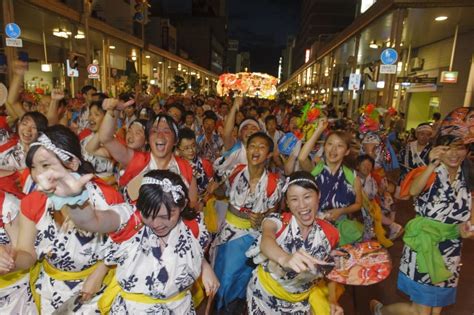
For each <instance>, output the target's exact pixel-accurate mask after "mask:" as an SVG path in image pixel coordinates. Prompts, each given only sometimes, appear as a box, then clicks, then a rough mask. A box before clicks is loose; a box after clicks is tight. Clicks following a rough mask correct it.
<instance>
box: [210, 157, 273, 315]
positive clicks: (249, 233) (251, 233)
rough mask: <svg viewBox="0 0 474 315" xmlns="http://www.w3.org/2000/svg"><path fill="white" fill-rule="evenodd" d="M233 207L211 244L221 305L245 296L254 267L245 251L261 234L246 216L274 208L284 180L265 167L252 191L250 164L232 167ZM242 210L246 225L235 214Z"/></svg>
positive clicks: (242, 218)
mask: <svg viewBox="0 0 474 315" xmlns="http://www.w3.org/2000/svg"><path fill="white" fill-rule="evenodd" d="M227 174H229V175H227V177H228V180H227V184H228V193H229V207H232V208H233V209H234V210H230V209H229V210H227V215H226V220H225V222H224V223H223V226H222V228H221V230H220V231H219V232H218V234H217V237H216V239H215V240H214V243H213V245H212V248H211V257H212V261H213V268H214V272H215V273H216V276H217V278H218V279H219V281H220V284H221V285H220V287H219V290H218V291H217V295H216V305H217V309H218V310H220V309H222V308H225V307H226V306H228V305H230V303H232V301H235V300H237V299H245V291H246V287H247V284H248V281H249V279H250V276H251V273H252V270H253V267H252V266H250V265H247V264H246V260H247V258H246V257H245V252H246V251H247V250H248V248H249V247H250V245H251V244H252V243H253V241H254V240H255V238H256V237H258V235H259V233H260V232H259V231H258V230H255V229H253V228H251V227H250V221H249V220H248V219H245V217H247V218H248V215H249V214H251V213H266V212H267V211H268V210H269V209H272V208H274V207H275V206H276V205H277V204H278V202H279V200H280V196H281V186H282V185H281V184H282V183H281V180H280V179H279V178H278V177H277V176H276V175H275V174H273V173H269V172H268V171H267V170H265V171H264V173H263V174H262V177H261V178H260V180H259V182H258V183H257V185H256V187H255V191H254V192H253V193H252V192H250V174H249V171H248V167H247V166H245V165H242V164H239V165H237V166H236V167H235V169H234V170H232V171H228V173H227ZM232 211H234V212H238V214H239V216H240V217H241V218H240V220H239V221H243V222H244V224H245V222H247V223H246V224H245V225H244V226H236V225H235V222H234V221H233V220H232V218H235V217H236V214H234V213H233V212H232Z"/></svg>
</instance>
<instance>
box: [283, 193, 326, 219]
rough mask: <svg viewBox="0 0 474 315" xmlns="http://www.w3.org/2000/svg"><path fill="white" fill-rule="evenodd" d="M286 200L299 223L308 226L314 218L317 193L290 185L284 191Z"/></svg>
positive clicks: (317, 198)
mask: <svg viewBox="0 0 474 315" xmlns="http://www.w3.org/2000/svg"><path fill="white" fill-rule="evenodd" d="M286 202H287V204H288V207H289V208H290V211H291V213H292V214H293V216H294V217H295V218H296V221H297V222H298V224H299V225H301V226H306V227H309V226H311V225H312V224H313V222H314V220H316V213H317V212H318V205H319V193H318V192H316V191H315V190H313V189H307V188H304V187H301V186H299V185H291V186H290V187H288V191H287V192H286Z"/></svg>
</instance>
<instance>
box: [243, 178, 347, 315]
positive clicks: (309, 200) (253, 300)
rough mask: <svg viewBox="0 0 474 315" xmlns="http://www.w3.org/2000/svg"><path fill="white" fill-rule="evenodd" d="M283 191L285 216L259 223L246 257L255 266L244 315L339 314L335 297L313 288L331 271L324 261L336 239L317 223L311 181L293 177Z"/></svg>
mask: <svg viewBox="0 0 474 315" xmlns="http://www.w3.org/2000/svg"><path fill="white" fill-rule="evenodd" d="M283 191H284V193H285V196H286V202H287V204H288V207H289V209H290V211H291V212H284V213H282V214H276V213H275V214H270V215H269V216H268V217H266V218H264V219H263V222H262V237H261V242H260V244H259V246H253V248H251V250H249V251H248V255H249V256H253V257H254V262H255V263H257V264H259V266H258V267H257V269H256V270H254V272H253V276H252V279H251V280H250V282H249V285H248V287H247V307H248V310H249V314H342V313H343V312H342V308H341V307H340V306H338V305H337V302H336V299H335V297H334V296H332V297H329V299H328V298H327V297H326V295H325V293H324V292H323V290H322V287H321V286H320V285H319V284H318V282H320V281H323V278H324V275H325V274H326V273H327V271H329V270H328V269H327V267H331V265H330V264H328V262H326V261H331V258H330V256H329V253H330V252H331V250H332V249H334V248H335V246H336V245H337V243H338V239H339V233H338V232H337V230H336V229H335V228H334V227H333V226H332V225H331V224H330V223H329V222H327V221H324V220H319V219H317V211H318V202H319V189H318V186H317V184H316V181H315V180H314V176H312V175H311V174H310V173H307V172H304V171H297V172H295V173H293V174H292V175H291V176H290V177H289V178H288V179H287V183H286V184H285V186H284V188H283ZM257 254H258V255H257Z"/></svg>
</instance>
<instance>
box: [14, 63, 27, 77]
mask: <svg viewBox="0 0 474 315" xmlns="http://www.w3.org/2000/svg"><path fill="white" fill-rule="evenodd" d="M26 71H28V63H26V62H24V61H21V60H16V61H15V62H14V63H13V73H14V74H16V75H19V76H24V75H25V73H26Z"/></svg>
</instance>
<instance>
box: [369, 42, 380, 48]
mask: <svg viewBox="0 0 474 315" xmlns="http://www.w3.org/2000/svg"><path fill="white" fill-rule="evenodd" d="M369 47H370V48H372V49H378V48H379V45H377V43H376V42H375V40H373V41H371V42H370V44H369Z"/></svg>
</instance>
